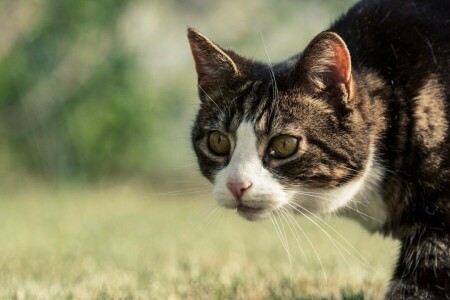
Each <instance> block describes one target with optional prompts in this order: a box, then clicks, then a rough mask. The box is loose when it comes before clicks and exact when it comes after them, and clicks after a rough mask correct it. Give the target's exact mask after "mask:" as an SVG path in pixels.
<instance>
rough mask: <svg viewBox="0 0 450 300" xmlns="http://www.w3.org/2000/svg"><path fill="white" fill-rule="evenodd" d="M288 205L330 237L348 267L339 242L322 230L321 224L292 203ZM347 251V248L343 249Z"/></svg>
mask: <svg viewBox="0 0 450 300" xmlns="http://www.w3.org/2000/svg"><path fill="white" fill-rule="evenodd" d="M286 204H287V205H289V206H290V207H292V208H293V209H294V210H296V211H298V212H299V213H301V214H302V215H303V216H304V217H305V218H307V219H308V220H309V221H311V222H312V223H313V224H314V225H316V226H317V227H318V228H319V229H320V230H321V231H322V232H323V233H324V234H325V236H326V237H328V238H329V239H330V241H331V243H332V244H333V246H334V247H335V248H336V250H337V251H338V252H339V254H340V255H341V256H342V258H343V259H344V261H345V263H346V264H347V265H348V261H347V258H346V257H345V256H344V254H343V253H342V252H341V250H340V248H339V247H338V246H337V245H336V243H337V244H339V242H338V241H336V240H335V239H334V238H333V237H332V236H331V235H330V234H329V233H328V232H327V231H326V230H325V229H323V228H322V226H320V225H319V224H317V223H316V222H315V221H314V220H312V219H311V218H309V217H308V216H307V215H306V214H304V213H303V212H301V211H299V210H298V209H297V208H296V207H295V206H293V205H292V204H290V203H286ZM339 245H340V246H341V247H343V246H342V245H341V244H339ZM343 248H344V249H345V247H343Z"/></svg>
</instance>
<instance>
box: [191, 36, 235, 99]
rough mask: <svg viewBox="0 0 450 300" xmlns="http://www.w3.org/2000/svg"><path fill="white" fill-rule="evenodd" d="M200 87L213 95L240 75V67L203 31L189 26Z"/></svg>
mask: <svg viewBox="0 0 450 300" xmlns="http://www.w3.org/2000/svg"><path fill="white" fill-rule="evenodd" d="M187 31H188V32H187V36H188V39H189V45H190V46H191V51H192V56H193V57H194V61H195V69H196V70H197V76H198V87H199V89H200V91H201V92H203V93H206V94H207V95H213V94H215V93H216V92H219V90H220V88H221V87H223V86H224V84H226V83H227V82H229V81H230V80H232V79H233V78H235V77H236V76H238V74H239V69H238V67H237V65H236V63H235V62H234V61H233V59H232V58H231V57H230V56H229V55H228V54H227V53H225V51H224V50H222V49H221V48H220V47H219V46H218V45H216V44H214V43H213V42H212V41H211V40H209V39H208V38H207V37H206V36H204V35H203V34H202V33H200V32H198V31H197V30H195V29H192V28H188V30H187Z"/></svg>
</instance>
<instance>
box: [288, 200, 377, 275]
mask: <svg viewBox="0 0 450 300" xmlns="http://www.w3.org/2000/svg"><path fill="white" fill-rule="evenodd" d="M294 205H296V206H297V207H298V208H300V209H303V210H305V211H306V212H308V213H309V214H311V215H312V216H314V217H315V218H316V219H318V220H319V221H321V222H322V223H323V224H325V226H327V227H328V228H330V229H331V230H333V232H335V233H336V234H337V235H338V236H339V237H340V238H341V239H342V240H344V242H345V243H346V244H347V245H349V246H350V248H352V250H353V251H355V252H356V254H358V256H359V257H360V258H361V259H362V260H363V261H364V262H365V263H366V264H367V266H369V267H370V268H371V269H372V270H373V271H375V272H376V273H377V274H378V271H377V270H376V269H375V268H374V267H373V266H372V265H371V264H370V263H369V262H368V261H367V260H366V258H365V257H364V256H363V255H362V254H361V253H360V252H359V251H358V250H357V249H356V248H355V247H354V246H353V245H352V244H351V243H350V242H349V241H348V240H347V239H346V238H345V237H344V236H343V235H342V234H340V233H339V232H338V231H337V230H336V229H334V228H333V227H332V226H330V224H328V223H327V222H325V221H324V220H322V219H321V218H320V217H319V216H317V215H316V214H314V213H313V212H311V211H309V210H308V209H306V208H304V207H303V206H301V205H299V204H297V203H295V204H294ZM358 260H359V259H358Z"/></svg>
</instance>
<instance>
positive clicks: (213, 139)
mask: <svg viewBox="0 0 450 300" xmlns="http://www.w3.org/2000/svg"><path fill="white" fill-rule="evenodd" d="M209 148H210V149H211V151H212V152H214V154H216V155H227V154H228V153H230V148H231V147H230V140H229V139H228V138H227V137H226V136H225V135H224V134H223V133H221V132H219V131H217V130H216V131H213V132H211V134H210V135H209Z"/></svg>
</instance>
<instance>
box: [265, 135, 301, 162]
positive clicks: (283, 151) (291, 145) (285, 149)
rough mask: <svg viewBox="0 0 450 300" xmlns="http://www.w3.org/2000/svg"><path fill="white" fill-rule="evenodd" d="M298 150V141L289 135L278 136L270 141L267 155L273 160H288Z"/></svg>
mask: <svg viewBox="0 0 450 300" xmlns="http://www.w3.org/2000/svg"><path fill="white" fill-rule="evenodd" d="M297 148H298V139H297V138H296V137H293V136H290V135H279V136H277V137H275V138H274V139H272V142H271V143H270V148H269V155H270V156H272V157H274V158H288V157H289V156H291V155H293V154H294V153H295V152H296V151H297Z"/></svg>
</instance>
